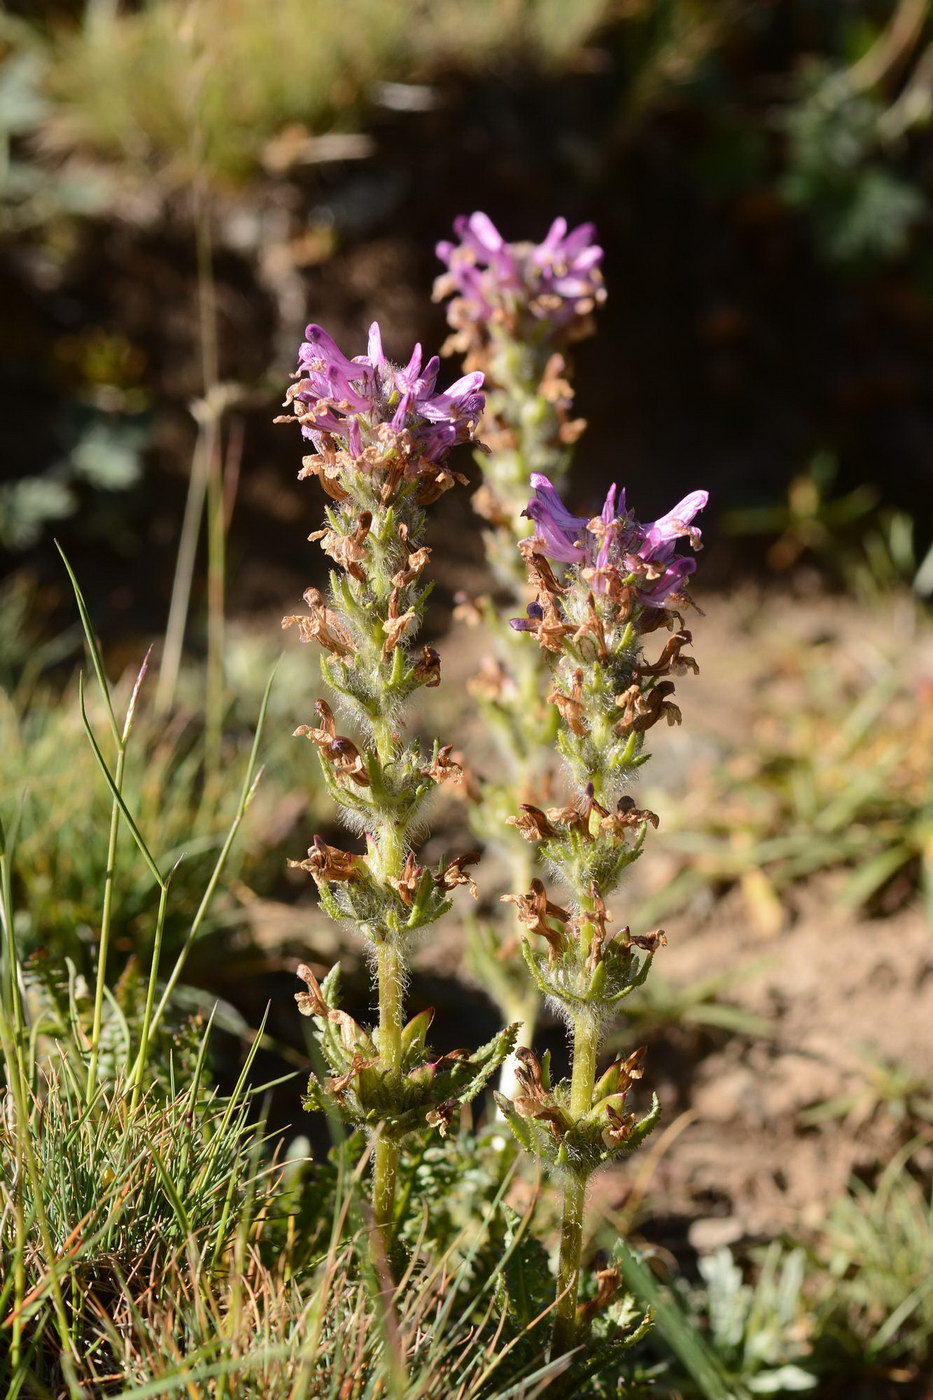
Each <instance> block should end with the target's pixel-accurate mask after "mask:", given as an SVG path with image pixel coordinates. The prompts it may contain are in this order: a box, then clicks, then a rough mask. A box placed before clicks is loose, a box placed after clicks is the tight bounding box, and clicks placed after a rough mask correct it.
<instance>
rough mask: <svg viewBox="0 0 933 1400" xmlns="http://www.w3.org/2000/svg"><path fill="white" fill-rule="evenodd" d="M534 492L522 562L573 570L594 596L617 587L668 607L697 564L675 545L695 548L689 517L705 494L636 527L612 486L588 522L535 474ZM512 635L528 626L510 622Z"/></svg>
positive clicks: (529, 628)
mask: <svg viewBox="0 0 933 1400" xmlns="http://www.w3.org/2000/svg"><path fill="white" fill-rule="evenodd" d="M531 484H532V487H533V490H534V494H533V495H532V498H531V500H530V501H529V502H528V505H527V507H526V508H525V514H526V515H527V516H528V518H529V519H530V520H531V521H532V522H533V524H534V526H535V533H534V535H532V536H530V537H529V539H527V540H525V541H523V542H522V550H523V553H524V554H525V557H526V558H528V557H529V555H544V556H545V558H547V559H552V560H554V561H555V562H559V563H563V564H576V565H577V566H578V567H579V570H580V575H581V577H582V578H583V579H585V580H586V581H587V583H588V584H589V585H590V587H591V588H592V590H593V592H594V593H599V594H608V593H612V592H613V591H617V590H618V589H619V588H620V587H621V586H625V587H626V588H630V589H634V594H635V597H636V599H637V600H638V602H639V603H642V604H645V605H646V606H648V607H652V608H667V607H673V606H674V604H675V603H676V601H677V599H678V597H679V596H680V595H681V594H682V592H683V587H684V584H685V582H686V580H687V579H688V578H689V577H690V575H691V574H692V573H694V572H695V570H696V560H695V559H691V558H690V557H689V555H678V554H677V553H676V549H677V541H678V540H680V539H688V540H689V541H690V544H691V545H692V547H693V548H694V549H695V550H696V549H699V548H700V531H699V530H698V529H697V527H696V526H695V525H694V524H693V520H694V517H695V516H696V515H698V514H699V512H700V511H701V510H702V509H703V508H704V506H705V505H706V503H707V501H708V500H709V493H708V492H706V491H691V492H690V494H689V495H688V496H685V497H684V499H683V500H682V501H681V502H680V503H679V504H678V505H676V506H675V507H674V509H673V510H670V511H668V513H667V514H666V515H663V516H662V517H661V519H660V520H654V521H652V522H651V524H650V525H641V524H639V522H638V521H637V520H636V519H635V516H634V513H633V512H631V511H627V510H626V508H625V488H624V487H623V488H622V490H621V491H619V490H618V488H617V487H616V486H611V487H610V488H609V491H608V493H607V495H606V500H605V503H604V505H603V508H602V511H601V512H600V514H599V515H597V516H595V517H594V518H593V519H591V520H590V519H588V518H587V517H586V516H579V515H571V513H570V511H569V510H568V509H567V507H566V506H565V505H564V503H563V501H562V500H561V499H560V497H559V496H558V494H557V492H556V491H555V489H554V487H553V486H552V485H551V482H550V481H549V480H548V478H547V477H546V476H541V475H540V474H538V473H537V472H534V473H533V474H532V477H531ZM512 626H513V627H515V628H516V630H521V631H534V630H535V628H534V626H533V625H531V624H529V623H527V622H524V621H517V622H513V623H512Z"/></svg>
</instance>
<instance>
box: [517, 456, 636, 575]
mask: <svg viewBox="0 0 933 1400" xmlns="http://www.w3.org/2000/svg"><path fill="white" fill-rule="evenodd" d="M531 485H532V488H533V490H534V495H533V496H532V498H531V500H530V501H529V502H528V505H527V506H526V508H525V511H524V514H525V515H527V516H528V519H529V520H533V521H534V524H535V527H536V529H535V533H536V535H537V537H538V538H539V539H540V540H541V541H542V542H543V543H544V545H545V548H544V549H543V550H542V551H541V552H542V553H543V554H546V555H547V556H548V558H549V559H556V560H559V562H560V563H561V564H579V563H581V562H582V560H583V559H585V558H586V550H585V548H584V546H583V544H582V543H581V541H582V540H583V538H584V531H585V529H586V526H587V517H586V516H585V515H571V514H570V511H569V510H568V509H567V507H566V506H565V505H564V503H563V501H562V500H561V498H560V496H558V494H557V492H556V491H555V490H554V487H553V486H552V485H551V483H550V481H549V480H548V478H547V477H546V476H542V475H541V473H540V472H532V474H531ZM614 492H615V488H613V494H614Z"/></svg>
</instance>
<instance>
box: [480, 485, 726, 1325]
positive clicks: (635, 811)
mask: <svg viewBox="0 0 933 1400" xmlns="http://www.w3.org/2000/svg"><path fill="white" fill-rule="evenodd" d="M532 486H533V488H534V489H533V494H532V497H531V500H530V501H529V502H528V504H527V514H528V516H529V517H530V519H531V520H532V522H533V524H534V527H535V530H534V534H532V535H531V536H530V537H528V538H527V539H525V540H523V541H522V545H521V552H522V555H523V556H524V559H525V563H526V565H527V568H528V574H529V579H530V581H531V582H532V584H533V586H534V589H535V595H536V596H535V599H534V601H533V602H532V603H530V604H529V606H528V608H527V611H526V616H525V617H523V618H516V619H513V621H512V626H513V627H514V628H515V629H516V631H519V632H525V633H531V634H533V635H534V637H535V638H536V640H537V642H538V645H539V646H540V648H541V650H542V652H544V653H545V654H546V655H547V657H548V660H549V661H550V664H551V668H552V675H553V679H552V689H551V691H550V694H549V696H548V700H549V702H550V703H551V704H553V705H554V707H555V709H556V710H557V712H558V715H559V717H560V728H559V733H558V738H557V747H558V750H559V752H560V754H561V755H562V757H563V759H564V763H565V767H566V770H567V773H568V775H569V778H570V781H571V784H572V793H571V795H570V799H569V801H567V802H566V803H565V804H564V805H563V806H560V807H553V808H550V809H547V810H544V809H542V808H540V807H537V806H534V805H531V804H529V803H525V804H523V805H522V808H521V815H515V816H513V817H512V818H511V821H512V822H513V823H514V825H515V826H516V827H517V828H518V830H519V831H520V832H521V834H522V836H523V837H524V838H525V839H526V840H527V841H528V842H530V843H531V844H532V845H533V846H534V847H535V848H536V849H537V851H538V853H539V855H540V857H541V858H542V859H543V860H545V861H546V862H547V864H548V866H549V867H550V868H551V870H553V871H554V873H555V874H556V875H557V876H558V877H559V879H560V881H561V883H562V885H563V887H564V889H565V890H566V894H565V895H561V896H560V901H559V900H558V899H557V898H554V899H552V898H551V897H550V896H549V894H548V892H547V890H546V889H545V886H544V884H543V883H542V881H541V880H538V879H535V880H532V882H531V886H530V889H528V890H527V891H525V890H522V891H519V892H517V893H515V894H511V895H506V896H504V897H505V899H507V900H509V901H510V902H512V903H514V904H515V907H516V910H517V912H518V916H519V918H520V920H521V922H522V923H523V924H524V925H525V927H526V928H527V929H528V930H530V932H531V934H533V935H534V937H535V942H534V943H532V941H531V940H530V939H528V938H526V939H525V940H524V942H523V945H522V951H523V953H524V955H525V959H526V962H527V964H528V968H529V970H530V972H531V976H532V978H533V979H534V981H535V983H536V984H537V986H538V987H539V989H540V991H541V993H542V994H543V995H544V996H545V997H547V998H548V999H549V1001H550V1002H551V1003H552V1004H553V1005H554V1006H555V1007H557V1008H559V1010H560V1012H561V1013H562V1014H563V1016H564V1017H565V1019H566V1021H567V1023H568V1025H569V1027H570V1030H571V1034H572V1040H573V1070H572V1077H571V1079H570V1081H569V1082H567V1081H565V1082H563V1083H560V1084H556V1085H552V1084H551V1082H550V1077H549V1071H548V1065H547V1063H546V1062H539V1061H538V1059H537V1058H536V1057H535V1055H534V1054H533V1053H532V1051H531V1050H528V1049H523V1050H521V1051H520V1052H519V1058H520V1069H519V1071H518V1078H519V1092H518V1093H517V1094H516V1095H515V1097H514V1099H513V1101H512V1102H507V1101H506V1100H505V1099H501V1100H500V1107H501V1108H502V1110H503V1111H504V1113H505V1114H506V1116H507V1118H508V1120H509V1123H510V1125H511V1127H512V1129H513V1131H514V1133H515V1135H516V1137H517V1138H518V1140H519V1142H520V1143H521V1144H522V1145H523V1146H524V1147H525V1148H527V1149H528V1150H529V1151H531V1152H534V1153H535V1154H536V1155H537V1156H538V1157H539V1158H540V1159H541V1160H542V1161H543V1162H544V1163H545V1164H546V1165H547V1166H548V1167H550V1168H552V1169H554V1170H556V1171H557V1173H558V1174H559V1175H560V1177H561V1179H562V1182H563V1190H564V1208H563V1220H562V1229H561V1246H560V1263H559V1272H558V1300H557V1314H556V1341H557V1342H558V1344H559V1345H560V1346H562V1347H563V1346H567V1345H571V1344H572V1343H573V1341H574V1340H575V1335H576V1330H577V1317H576V1312H577V1292H578V1283H579V1273H580V1256H581V1248H582V1243H583V1212H584V1203H585V1198H586V1187H587V1182H588V1180H589V1178H590V1176H591V1175H592V1173H593V1172H594V1171H595V1170H596V1169H597V1168H598V1167H599V1166H601V1165H602V1164H603V1163H604V1162H609V1161H612V1160H614V1159H615V1158H617V1157H620V1156H623V1155H624V1154H626V1153H628V1152H630V1151H631V1150H632V1149H633V1148H634V1147H637V1146H638V1144H639V1143H640V1142H641V1141H642V1140H643V1138H644V1137H645V1136H646V1134H647V1133H649V1132H650V1131H651V1129H652V1128H653V1127H654V1124H655V1122H656V1121H657V1117H658V1113H659V1108H658V1103H657V1099H656V1097H655V1098H653V1100H652V1106H651V1108H650V1109H649V1111H648V1113H647V1114H646V1115H645V1116H644V1117H642V1118H640V1119H639V1118H638V1117H637V1116H636V1115H635V1114H633V1113H632V1112H630V1111H629V1110H628V1109H627V1106H626V1096H627V1094H628V1092H629V1090H630V1089H631V1087H632V1084H633V1083H634V1081H635V1080H636V1079H640V1078H641V1076H642V1058H643V1056H642V1052H640V1051H636V1053H635V1054H633V1055H631V1056H629V1058H628V1059H626V1060H622V1061H619V1062H617V1063H615V1064H613V1065H611V1066H610V1067H609V1068H608V1069H607V1070H605V1072H604V1073H603V1074H602V1076H601V1077H599V1078H597V1061H598V1058H599V1051H600V1042H601V1039H602V1036H603V1033H604V1030H605V1028H606V1026H607V1025H608V1023H609V1022H610V1021H611V1019H612V1017H613V1016H614V1015H615V1014H616V1011H617V1009H618V1007H619V1005H620V1003H621V1002H622V1001H623V1000H624V998H625V997H627V996H628V995H629V993H630V992H631V991H632V990H633V988H635V987H637V986H640V985H641V983H643V982H644V980H645V978H646V976H647V975H648V971H649V969H650V966H651V961H652V959H653V957H654V954H655V951H656V949H657V948H658V946H659V945H660V944H662V943H663V942H664V941H665V940H664V934H663V932H662V931H661V930H658V931H656V932H654V933H648V934H643V935H633V934H632V933H631V932H630V930H629V929H628V928H613V926H612V925H613V921H612V918H611V915H610V912H609V909H608V908H607V900H608V899H609V898H610V896H611V895H612V893H613V891H614V890H615V889H616V887H617V886H618V884H619V881H620V879H621V877H622V874H623V872H624V871H625V869H626V868H627V867H628V866H629V865H631V863H632V862H633V861H634V860H635V859H636V858H637V857H638V855H639V854H640V852H641V849H642V846H643V844H644V841H645V836H646V834H647V831H648V828H649V826H657V817H656V816H655V815H654V814H653V813H652V812H648V811H643V810H641V809H639V807H638V806H637V804H636V802H635V800H634V798H633V797H632V796H631V795H630V793H629V792H628V791H627V788H628V786H629V785H630V783H631V781H632V778H633V777H634V775H635V772H636V770H637V769H638V768H639V767H640V766H641V764H643V763H644V762H645V760H646V759H647V758H648V754H647V753H646V752H645V750H644V743H645V735H646V733H647V732H648V730H649V729H651V728H652V727H653V726H654V725H655V724H657V723H658V722H659V721H661V720H666V721H667V722H668V723H669V724H673V723H677V722H679V720H680V711H679V710H678V708H677V706H676V704H675V703H674V700H673V694H674V682H673V680H672V679H671V677H672V676H675V675H680V674H683V672H685V671H687V670H694V671H695V670H696V669H697V667H696V662H695V661H694V659H693V658H692V657H691V656H689V655H688V654H687V652H686V650H685V648H686V647H688V646H689V645H690V642H691V637H690V633H689V632H688V631H686V630H685V629H684V627H683V618H682V615H681V613H680V612H679V611H678V609H679V608H680V607H683V606H685V605H686V604H687V603H688V602H689V599H688V598H687V596H686V592H685V585H686V581H687V579H688V578H689V576H690V575H691V574H692V573H693V571H694V569H695V567H696V564H695V561H694V560H693V559H692V558H690V557H689V555H681V554H678V553H677V552H676V551H677V545H678V541H679V540H681V539H684V538H685V539H687V540H689V542H690V544H691V545H692V546H693V548H694V549H696V548H698V547H699V543H700V532H699V530H698V529H697V528H696V527H695V526H694V525H693V523H692V522H693V519H694V517H695V516H696V514H697V513H698V512H699V511H700V510H702V509H703V507H704V506H705V505H706V501H707V493H706V492H705V491H694V492H692V493H691V494H690V495H689V496H687V497H686V498H685V499H684V500H683V501H681V502H680V504H679V505H677V506H675V507H674V509H673V510H672V511H671V512H670V513H669V514H668V515H665V516H664V517H663V518H662V519H660V520H656V521H654V522H653V523H652V524H650V525H642V524H639V522H638V521H637V520H636V519H635V517H634V515H633V514H632V512H631V511H628V510H627V509H626V504H625V493H624V491H622V492H617V489H616V487H615V486H613V487H612V488H611V490H610V491H609V494H608V495H607V497H606V501H605V505H604V506H603V509H602V512H601V514H600V515H598V516H596V517H595V518H594V519H592V520H588V519H587V518H586V517H585V516H574V515H572V514H571V513H570V511H568V510H567V509H566V507H565V506H564V504H563V502H562V501H561V499H560V497H559V496H558V494H557V492H556V491H555V490H554V488H553V486H552V484H551V482H550V481H549V480H548V479H547V477H545V476H541V475H533V476H532ZM554 563H556V564H558V565H559V566H561V565H562V566H564V569H563V577H562V578H561V579H559V578H558V576H557V575H556V574H555V572H554V569H553V568H552V564H554ZM654 632H664V633H665V634H666V635H665V636H664V639H663V643H661V641H660V639H659V643H658V648H657V655H656V656H655V657H654V659H653V660H649V659H648V657H647V656H646V655H645V645H646V639H647V638H648V637H650V635H651V634H652V633H654Z"/></svg>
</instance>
